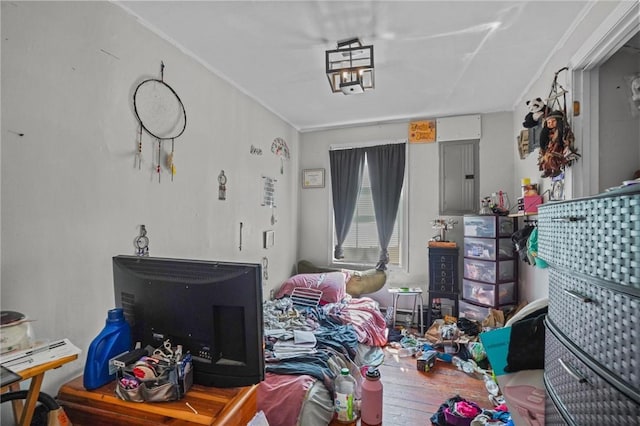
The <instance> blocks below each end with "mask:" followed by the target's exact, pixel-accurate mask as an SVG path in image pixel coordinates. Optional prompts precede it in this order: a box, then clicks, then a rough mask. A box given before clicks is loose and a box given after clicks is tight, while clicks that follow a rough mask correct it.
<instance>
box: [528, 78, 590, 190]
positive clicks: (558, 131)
mask: <svg viewBox="0 0 640 426" xmlns="http://www.w3.org/2000/svg"><path fill="white" fill-rule="evenodd" d="M565 70H567V68H566V67H565V68H562V69H561V70H559V71H558V72H556V74H555V78H554V79H553V85H552V86H551V93H550V94H549V99H548V102H549V106H550V107H551V108H554V107H555V108H556V109H551V111H550V112H549V113H547V114H545V116H544V122H543V127H542V131H541V132H540V153H539V156H538V169H539V170H540V171H541V172H542V177H543V178H544V177H556V176H558V175H559V174H560V173H562V172H563V170H564V169H565V167H568V166H571V165H572V164H573V163H574V162H575V161H576V160H577V159H578V158H579V157H580V155H579V154H578V152H577V150H576V148H575V146H574V142H575V136H574V135H573V131H572V130H571V125H570V124H569V121H568V118H567V114H566V111H567V108H566V102H567V100H566V94H567V91H566V90H564V89H563V88H562V86H560V85H559V84H558V73H560V72H561V71H565ZM559 98H562V99H563V104H562V105H560V101H559Z"/></svg>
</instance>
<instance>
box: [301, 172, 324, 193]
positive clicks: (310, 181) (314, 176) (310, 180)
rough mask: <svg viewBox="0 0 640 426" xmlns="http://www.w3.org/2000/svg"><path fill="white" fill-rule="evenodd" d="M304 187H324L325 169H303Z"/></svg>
mask: <svg viewBox="0 0 640 426" xmlns="http://www.w3.org/2000/svg"><path fill="white" fill-rule="evenodd" d="M302 187H303V188H305V189H306V188H324V169H305V170H303V171H302Z"/></svg>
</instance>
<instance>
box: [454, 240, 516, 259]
mask: <svg viewBox="0 0 640 426" xmlns="http://www.w3.org/2000/svg"><path fill="white" fill-rule="evenodd" d="M496 245H497V247H496ZM464 256H465V257H473V258H475V259H487V260H496V259H505V258H512V257H513V241H511V239H510V238H498V239H492V240H489V239H486V238H471V237H466V238H465V239H464Z"/></svg>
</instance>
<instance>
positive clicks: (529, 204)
mask: <svg viewBox="0 0 640 426" xmlns="http://www.w3.org/2000/svg"><path fill="white" fill-rule="evenodd" d="M540 204H542V195H526V196H525V197H524V212H525V213H538V206H539V205H540Z"/></svg>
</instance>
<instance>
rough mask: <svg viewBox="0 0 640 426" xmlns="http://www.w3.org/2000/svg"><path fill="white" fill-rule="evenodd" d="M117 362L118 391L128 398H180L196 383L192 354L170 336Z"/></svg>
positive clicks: (158, 400) (145, 400) (155, 399)
mask: <svg viewBox="0 0 640 426" xmlns="http://www.w3.org/2000/svg"><path fill="white" fill-rule="evenodd" d="M113 363H114V365H115V366H116V367H117V369H118V370H117V379H118V381H117V385H116V395H117V396H118V398H120V399H122V400H125V401H132V402H166V401H176V400H179V399H182V397H183V396H184V394H185V393H186V392H187V391H188V390H189V389H190V388H191V386H192V385H193V365H192V357H191V354H190V353H188V352H187V353H183V352H182V345H176V346H172V344H171V342H170V341H169V340H165V341H164V342H163V344H162V345H161V346H160V347H158V348H156V349H153V348H151V347H147V348H144V349H143V348H138V349H134V350H133V351H130V352H127V353H126V354H123V355H121V356H120V357H118V358H116V359H115V360H114V361H113Z"/></svg>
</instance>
